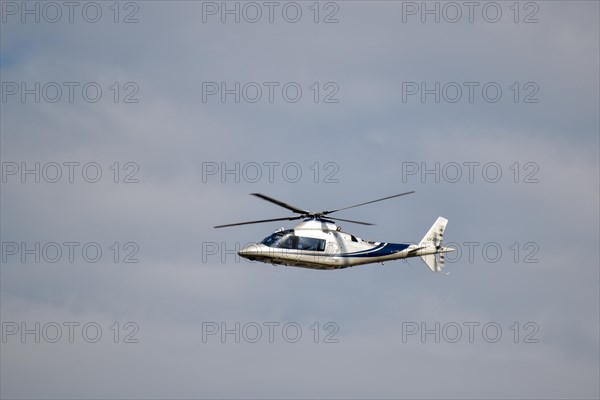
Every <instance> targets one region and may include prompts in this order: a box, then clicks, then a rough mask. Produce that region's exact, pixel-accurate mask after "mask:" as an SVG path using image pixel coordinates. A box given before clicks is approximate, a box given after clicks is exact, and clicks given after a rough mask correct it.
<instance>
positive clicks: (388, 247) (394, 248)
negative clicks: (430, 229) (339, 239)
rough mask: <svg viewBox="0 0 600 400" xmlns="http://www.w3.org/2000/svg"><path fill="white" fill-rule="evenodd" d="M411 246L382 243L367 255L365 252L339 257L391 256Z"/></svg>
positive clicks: (368, 251)
mask: <svg viewBox="0 0 600 400" xmlns="http://www.w3.org/2000/svg"><path fill="white" fill-rule="evenodd" d="M409 246H410V244H405V243H382V244H380V245H379V246H376V247H374V248H373V249H371V250H367V252H366V253H365V252H364V250H363V251H362V252H355V253H347V254H340V255H339V256H338V257H351V258H359V257H381V256H389V255H390V254H394V253H399V252H401V251H402V250H405V249H407V248H408V247H409Z"/></svg>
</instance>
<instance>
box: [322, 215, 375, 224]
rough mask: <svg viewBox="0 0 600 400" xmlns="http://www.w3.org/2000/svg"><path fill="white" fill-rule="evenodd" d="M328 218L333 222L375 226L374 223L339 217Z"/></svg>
mask: <svg viewBox="0 0 600 400" xmlns="http://www.w3.org/2000/svg"><path fill="white" fill-rule="evenodd" d="M327 218H329V219H333V220H335V221H344V222H351V223H353V224H361V225H375V224H372V223H370V222H360V221H352V220H351V219H343V218H338V217H335V218H333V217H327Z"/></svg>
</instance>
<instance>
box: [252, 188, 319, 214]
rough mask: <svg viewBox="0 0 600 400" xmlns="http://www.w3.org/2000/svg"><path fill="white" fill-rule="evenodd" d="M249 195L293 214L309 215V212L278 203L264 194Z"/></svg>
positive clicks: (281, 202)
mask: <svg viewBox="0 0 600 400" xmlns="http://www.w3.org/2000/svg"><path fill="white" fill-rule="evenodd" d="M250 194H251V195H253V196H256V197H260V198H261V199H263V200H266V201H269V202H271V203H273V204H277V205H278V206H280V207H283V208H287V209H288V210H290V211H293V212H295V213H298V214H303V215H306V214H310V211H307V210H303V209H301V208H298V207H294V206H292V205H290V204H287V203H284V202H283V201H279V200H277V199H274V198H272V197H269V196H265V195H264V194H260V193H250Z"/></svg>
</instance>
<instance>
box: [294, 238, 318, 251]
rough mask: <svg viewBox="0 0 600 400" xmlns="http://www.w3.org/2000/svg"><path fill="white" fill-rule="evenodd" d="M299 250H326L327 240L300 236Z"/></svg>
mask: <svg viewBox="0 0 600 400" xmlns="http://www.w3.org/2000/svg"><path fill="white" fill-rule="evenodd" d="M297 249H298V250H312V251H325V240H323V239H315V238H309V237H302V236H300V237H298V247H297Z"/></svg>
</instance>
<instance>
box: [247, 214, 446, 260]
mask: <svg viewBox="0 0 600 400" xmlns="http://www.w3.org/2000/svg"><path fill="white" fill-rule="evenodd" d="M446 251H452V250H451V249H449V248H440V247H439V246H438V247H436V246H434V245H427V244H414V243H386V242H373V241H364V240H362V239H360V238H358V237H356V236H354V235H352V234H349V233H346V232H342V231H341V229H340V228H339V227H338V226H337V225H336V224H335V222H333V221H330V220H327V219H323V218H320V219H313V218H309V219H306V220H304V221H303V222H301V223H300V224H298V225H297V226H296V227H295V228H294V229H288V230H283V228H282V229H280V230H278V231H276V232H274V233H273V234H271V235H270V236H268V237H267V238H265V239H264V240H263V241H262V242H261V243H256V244H252V245H249V246H246V247H244V248H243V249H242V250H240V252H239V255H240V256H241V257H244V258H246V259H248V260H251V261H261V262H265V263H270V264H276V265H285V266H294V267H303V268H311V269H326V270H327V269H340V268H347V267H352V266H355V265H361V264H370V263H378V262H384V261H391V260H397V259H403V258H408V257H416V256H424V255H428V254H436V253H444V252H446Z"/></svg>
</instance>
